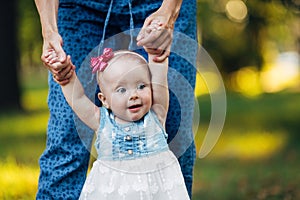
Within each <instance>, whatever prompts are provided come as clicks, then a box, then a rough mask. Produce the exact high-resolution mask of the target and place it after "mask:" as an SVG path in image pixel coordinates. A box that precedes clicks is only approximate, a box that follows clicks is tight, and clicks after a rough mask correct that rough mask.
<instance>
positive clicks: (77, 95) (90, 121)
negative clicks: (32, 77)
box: [61, 56, 100, 131]
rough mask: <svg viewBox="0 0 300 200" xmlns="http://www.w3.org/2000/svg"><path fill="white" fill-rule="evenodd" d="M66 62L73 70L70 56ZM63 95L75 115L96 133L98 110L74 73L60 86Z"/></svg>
mask: <svg viewBox="0 0 300 200" xmlns="http://www.w3.org/2000/svg"><path fill="white" fill-rule="evenodd" d="M67 62H68V63H69V65H70V66H71V67H72V70H74V69H75V66H74V65H73V64H72V62H71V59H70V56H68V57H67ZM61 88H62V91H63V94H64V96H65V98H66V100H67V102H68V104H69V105H70V106H71V108H72V109H73V111H74V112H75V113H76V115H77V116H78V117H79V118H80V119H81V120H82V121H83V122H84V123H85V124H86V125H87V126H89V127H90V128H91V129H93V130H94V131H97V129H98V127H99V123H100V111H99V108H98V107H97V106H96V105H95V104H94V103H93V102H92V101H91V100H90V99H89V98H88V97H87V96H86V95H85V93H84V89H83V87H82V84H81V83H80V81H79V79H78V78H77V75H76V73H75V71H74V72H73V74H72V76H71V77H70V79H69V82H68V83H67V84H65V85H64V84H61Z"/></svg>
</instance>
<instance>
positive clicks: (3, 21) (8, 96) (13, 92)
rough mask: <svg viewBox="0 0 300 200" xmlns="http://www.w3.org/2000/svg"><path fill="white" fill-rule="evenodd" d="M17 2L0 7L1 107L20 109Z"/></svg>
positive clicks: (9, 2) (7, 2)
mask: <svg viewBox="0 0 300 200" xmlns="http://www.w3.org/2000/svg"><path fill="white" fill-rule="evenodd" d="M16 16H17V12H16V1H15V0H10V1H6V3H5V6H4V5H2V6H0V27H1V32H0V38H1V39H0V40H1V47H2V48H1V50H0V60H1V69H2V72H1V73H0V91H1V98H0V107H1V110H3V109H10V108H17V109H18V108H20V98H19V97H20V89H19V84H18V83H19V82H18V73H17V72H18V69H19V56H18V49H17V35H16V34H17V31H16V30H17V26H16V22H17V20H16V19H17V18H16Z"/></svg>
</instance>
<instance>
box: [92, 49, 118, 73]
mask: <svg viewBox="0 0 300 200" xmlns="http://www.w3.org/2000/svg"><path fill="white" fill-rule="evenodd" d="M113 56H114V53H113V50H112V48H104V50H103V54H102V55H100V56H97V57H92V58H91V67H92V68H93V73H96V72H97V71H98V70H99V71H100V72H103V71H104V70H105V68H106V67H107V65H108V64H107V62H108V61H109V60H110V59H111V58H112V57H113Z"/></svg>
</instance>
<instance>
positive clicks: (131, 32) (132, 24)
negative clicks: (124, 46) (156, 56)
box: [128, 0, 134, 50]
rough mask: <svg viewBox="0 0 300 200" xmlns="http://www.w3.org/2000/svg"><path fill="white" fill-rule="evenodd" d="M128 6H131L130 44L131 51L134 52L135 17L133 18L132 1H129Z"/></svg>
mask: <svg viewBox="0 0 300 200" xmlns="http://www.w3.org/2000/svg"><path fill="white" fill-rule="evenodd" d="M128 6H129V13H130V30H129V32H130V43H129V47H128V49H129V50H133V29H134V23H133V16H132V6H131V0H128Z"/></svg>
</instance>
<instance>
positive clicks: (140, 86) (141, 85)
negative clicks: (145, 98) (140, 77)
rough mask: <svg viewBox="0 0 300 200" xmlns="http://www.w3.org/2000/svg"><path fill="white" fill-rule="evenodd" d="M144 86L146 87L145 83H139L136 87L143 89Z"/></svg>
mask: <svg viewBox="0 0 300 200" xmlns="http://www.w3.org/2000/svg"><path fill="white" fill-rule="evenodd" d="M145 87H146V85H145V84H139V85H138V86H137V89H138V90H142V89H144V88H145Z"/></svg>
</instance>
